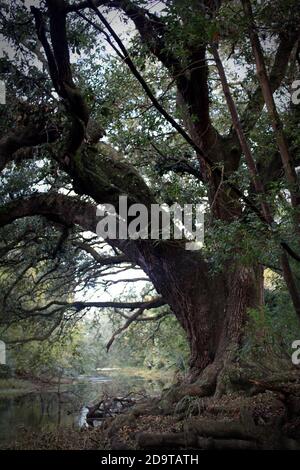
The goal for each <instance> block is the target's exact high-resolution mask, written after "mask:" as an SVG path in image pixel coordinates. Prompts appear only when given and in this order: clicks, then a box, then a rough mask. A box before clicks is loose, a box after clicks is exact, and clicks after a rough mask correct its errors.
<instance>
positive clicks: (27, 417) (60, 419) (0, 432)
mask: <svg viewBox="0 0 300 470" xmlns="http://www.w3.org/2000/svg"><path fill="white" fill-rule="evenodd" d="M163 386H164V382H163V381H162V380H157V379H156V380H151V379H143V378H142V377H139V376H138V375H137V376H130V377H126V376H123V375H118V374H115V373H114V374H113V375H111V376H109V375H105V376H104V375H103V376H102V375H101V376H95V377H92V376H81V377H78V379H77V380H76V381H75V382H74V383H73V384H70V385H62V386H61V387H60V389H59V387H58V386H56V387H53V388H52V389H51V390H46V391H44V390H43V391H36V392H30V393H27V394H20V395H19V394H16V393H11V394H8V395H3V396H0V448H1V444H2V445H3V444H4V443H5V442H8V441H10V440H13V439H15V438H17V436H18V433H19V432H20V431H22V430H24V429H26V430H32V431H54V430H57V429H58V428H59V427H60V426H75V427H81V426H83V425H85V419H84V417H85V412H84V410H85V406H86V405H92V404H95V403H97V402H98V401H100V400H101V399H102V398H103V397H104V396H110V397H114V396H126V395H128V393H131V392H133V396H134V394H136V395H138V394H139V393H144V394H147V395H156V394H158V393H159V392H160V391H161V390H162V388H163Z"/></svg>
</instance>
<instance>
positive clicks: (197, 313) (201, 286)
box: [148, 248, 263, 388]
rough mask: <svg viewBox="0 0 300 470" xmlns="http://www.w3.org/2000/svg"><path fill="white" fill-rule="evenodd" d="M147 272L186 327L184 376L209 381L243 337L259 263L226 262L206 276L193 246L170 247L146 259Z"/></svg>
mask: <svg viewBox="0 0 300 470" xmlns="http://www.w3.org/2000/svg"><path fill="white" fill-rule="evenodd" d="M148 267H149V264H148ZM148 274H149V276H150V277H151V279H152V281H153V283H154V285H155V287H156V289H157V290H158V291H159V292H160V293H161V294H162V296H163V297H164V298H165V300H166V301H167V302H168V303H169V305H170V306H171V308H172V310H173V312H174V314H175V315H176V317H177V319H178V321H179V322H180V324H181V325H182V327H183V328H184V330H185V332H186V335H187V339H188V342H189V345H190V351H191V357H190V374H189V380H190V381H191V382H195V381H197V380H198V379H199V378H200V379H201V378H203V377H204V376H206V375H207V376H208V377H209V378H210V379H212V380H211V386H212V388H213V387H215V386H216V382H217V378H218V375H219V374H220V372H221V371H222V369H223V368H224V366H226V364H227V363H228V362H231V361H233V360H234V359H235V357H236V354H237V353H238V350H239V348H240V346H241V345H242V343H243V338H244V331H245V323H246V321H247V318H248V311H249V309H250V308H258V307H259V306H261V303H262V295H261V293H262V283H263V277H262V272H261V269H260V268H255V267H243V266H235V267H234V266H232V265H230V264H228V266H226V269H224V271H223V272H222V273H220V274H218V275H214V276H212V275H211V274H210V273H209V265H208V263H207V262H205V261H204V260H203V259H202V258H201V255H200V254H199V253H198V252H192V253H191V252H187V251H184V250H182V249H177V250H176V249H175V250H174V249H173V248H171V249H169V250H162V251H161V253H160V263H154V264H152V266H151V268H150V270H149V269H148Z"/></svg>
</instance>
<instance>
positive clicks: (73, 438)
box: [7, 373, 300, 450]
mask: <svg viewBox="0 0 300 470" xmlns="http://www.w3.org/2000/svg"><path fill="white" fill-rule="evenodd" d="M252 382H253V381H252ZM173 392H174V387H171V388H170V389H169V390H165V391H164V392H163V394H162V397H152V398H146V399H141V400H137V402H136V404H135V406H133V407H131V408H129V409H127V410H126V411H125V412H124V413H121V414H119V415H118V416H116V417H108V418H106V419H104V420H103V421H102V425H101V426H99V427H95V428H93V427H89V428H84V429H81V430H79V429H76V428H63V427H62V428H60V429H58V430H56V431H55V432H31V431H26V430H24V432H23V433H22V434H21V435H19V436H18V439H17V440H15V441H14V442H11V443H10V444H9V445H8V446H7V448H9V449H98V450H101V449H108V450H129V449H132V450H138V449H149V450H151V449H153V450H158V449H164V450H175V449H177V450H182V449H201V450H202V449H203V450H211V449H213V450H219V449H238V450H244V449H245V450H246V449H247V450H255V449H264V450H265V449H270V450H277V449H289V450H294V449H296V450H300V377H299V374H298V373H297V374H296V375H295V376H294V378H293V381H291V382H289V383H287V382H286V381H283V382H282V384H280V383H279V382H276V383H275V382H273V383H270V382H269V383H268V382H256V383H252V385H251V387H250V388H248V389H244V390H241V389H240V390H235V391H232V392H229V393H227V394H224V395H223V396H221V397H214V396H207V397H200V396H197V395H195V396H190V395H184V396H182V398H181V399H176V400H174V399H173V398H172V397H174V393H173Z"/></svg>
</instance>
